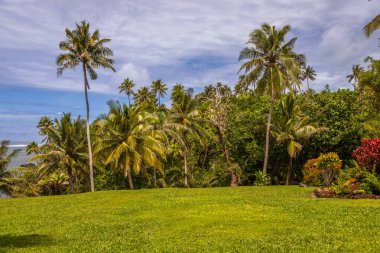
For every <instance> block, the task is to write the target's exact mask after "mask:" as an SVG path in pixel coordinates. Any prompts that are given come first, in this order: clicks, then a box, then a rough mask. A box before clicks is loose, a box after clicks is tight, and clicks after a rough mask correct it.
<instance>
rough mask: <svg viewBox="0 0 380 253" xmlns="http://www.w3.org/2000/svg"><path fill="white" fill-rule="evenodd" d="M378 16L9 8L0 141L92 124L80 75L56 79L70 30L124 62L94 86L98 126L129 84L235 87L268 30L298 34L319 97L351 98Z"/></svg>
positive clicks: (1, 25) (65, 5)
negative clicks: (69, 120)
mask: <svg viewBox="0 0 380 253" xmlns="http://www.w3.org/2000/svg"><path fill="white" fill-rule="evenodd" d="M379 10H380V2H379V1H378V0H376V1H375V0H373V1H366V0H334V1H331V0H318V1H315V0H266V1H264V0H261V1H255V0H240V1H234V0H230V1H227V0H218V1H214V0H208V1H205V0H193V1H174V0H157V1H142V0H140V1H113V0H109V1H104V0H93V1H74V0H66V1H56V0H44V1H40V0H23V1H20V0H0V35H1V36H0V59H1V63H2V64H0V91H1V92H0V140H2V139H10V140H13V141H30V140H38V139H39V137H38V136H37V130H36V128H35V126H36V125H37V122H38V120H39V118H40V117H41V116H44V115H47V116H50V117H53V118H54V117H60V114H62V113H63V112H71V113H72V114H73V115H84V113H85V107H84V106H85V105H84V98H83V81H82V75H81V72H80V69H78V70H76V71H67V72H65V73H64V74H63V76H62V77H60V78H57V77H56V66H55V65H54V62H55V57H56V56H57V54H58V53H59V49H58V43H59V41H61V40H63V39H64V29H65V28H66V27H68V28H73V27H74V24H75V23H76V22H79V21H81V20H84V19H85V20H87V21H89V22H90V24H91V26H92V28H93V29H95V28H97V29H99V30H100V34H101V36H102V37H107V38H111V39H112V42H111V43H109V47H111V48H112V49H113V50H114V53H115V60H116V64H115V67H116V70H117V72H116V73H112V72H107V71H103V70H100V71H99V76H100V77H99V79H98V80H96V81H93V82H91V90H90V103H91V115H92V118H95V117H96V116H97V115H99V114H100V113H103V112H106V111H107V105H106V101H108V100H110V99H120V100H125V101H126V97H124V96H120V95H119V94H118V90H117V87H118V86H119V84H120V82H121V81H122V80H123V79H124V78H126V77H129V78H131V79H133V80H134V81H135V82H136V83H137V84H138V85H139V86H142V85H150V83H151V81H152V80H155V79H158V78H161V79H163V80H164V82H165V83H167V84H168V86H169V88H170V87H172V86H173V85H174V84H175V83H176V82H182V83H183V84H185V85H186V86H188V87H193V88H195V90H200V89H202V87H203V86H204V85H207V84H209V83H215V82H217V81H221V82H223V83H226V84H229V85H231V86H232V85H233V84H234V83H235V82H236V80H237V74H236V73H237V70H238V67H239V64H240V63H239V62H238V61H237V58H238V54H239V52H240V50H241V49H242V48H243V47H244V42H245V41H246V40H247V38H248V34H249V33H250V32H251V31H252V30H253V29H255V28H258V27H259V26H260V24H262V23H263V22H268V23H270V24H274V25H277V26H282V25H285V24H290V25H291V26H292V28H293V30H292V32H291V34H290V35H289V37H290V36H297V37H298V41H297V43H296V51H297V52H299V53H303V54H305V55H306V57H307V62H308V64H309V65H311V66H313V67H314V68H315V70H316V72H317V80H316V81H314V82H312V83H311V86H312V87H313V88H314V89H317V90H319V89H321V88H322V87H323V86H324V85H325V84H330V87H331V88H333V89H338V88H350V87H351V86H350V85H349V84H348V83H347V81H346V79H345V76H346V75H347V74H348V73H349V72H350V69H351V66H352V64H355V63H361V62H362V59H363V58H364V57H365V56H367V55H371V56H373V57H380V50H379V48H378V41H377V39H376V36H377V37H378V33H377V34H375V36H373V37H372V38H370V39H366V38H365V37H364V36H363V33H362V31H361V29H362V27H363V26H364V25H365V24H366V23H367V22H368V21H369V20H370V19H371V18H373V17H374V16H375V15H377V14H378V12H379Z"/></svg>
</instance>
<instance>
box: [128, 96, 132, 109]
mask: <svg viewBox="0 0 380 253" xmlns="http://www.w3.org/2000/svg"><path fill="white" fill-rule="evenodd" d="M129 107H131V99H130V97H129V95H128V108H129Z"/></svg>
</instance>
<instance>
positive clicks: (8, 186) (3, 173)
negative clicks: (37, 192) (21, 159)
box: [0, 141, 20, 194]
mask: <svg viewBox="0 0 380 253" xmlns="http://www.w3.org/2000/svg"><path fill="white" fill-rule="evenodd" d="M9 144H10V141H1V142H0V190H1V191H3V192H4V193H6V194H12V193H13V192H16V191H18V187H17V186H16V185H15V180H16V179H14V178H12V173H11V171H10V170H9V169H8V166H9V164H10V162H11V161H12V159H13V158H15V157H16V156H17V154H18V153H19V152H20V149H15V150H13V151H12V152H11V153H10V154H7V153H8V149H9V148H8V145H9ZM0 193H1V192H0Z"/></svg>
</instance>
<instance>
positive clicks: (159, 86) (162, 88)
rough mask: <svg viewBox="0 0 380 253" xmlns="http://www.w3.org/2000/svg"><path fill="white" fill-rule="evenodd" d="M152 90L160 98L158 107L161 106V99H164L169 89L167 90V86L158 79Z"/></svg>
mask: <svg viewBox="0 0 380 253" xmlns="http://www.w3.org/2000/svg"><path fill="white" fill-rule="evenodd" d="M151 89H152V91H153V93H154V94H155V95H156V97H158V105H161V100H160V98H162V97H164V95H166V91H167V90H168V88H166V84H164V83H163V82H162V80H161V79H158V80H156V81H153V82H152V86H151Z"/></svg>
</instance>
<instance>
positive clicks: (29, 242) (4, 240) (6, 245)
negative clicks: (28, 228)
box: [0, 234, 53, 253]
mask: <svg viewBox="0 0 380 253" xmlns="http://www.w3.org/2000/svg"><path fill="white" fill-rule="evenodd" d="M52 244H53V240H52V239H51V238H50V237H49V236H47V235H38V234H30V235H12V234H6V235H0V253H3V252H7V250H10V249H15V248H28V247H34V246H49V245H52Z"/></svg>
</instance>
